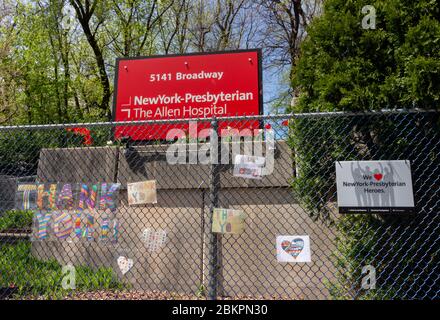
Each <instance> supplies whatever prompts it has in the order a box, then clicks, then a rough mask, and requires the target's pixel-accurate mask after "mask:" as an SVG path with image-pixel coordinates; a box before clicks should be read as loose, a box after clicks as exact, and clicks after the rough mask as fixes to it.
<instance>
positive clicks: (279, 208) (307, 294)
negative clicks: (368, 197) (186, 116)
mask: <svg viewBox="0 0 440 320" xmlns="http://www.w3.org/2000/svg"><path fill="white" fill-rule="evenodd" d="M165 151H166V146H145V147H138V148H136V154H134V155H133V154H130V153H128V154H127V153H126V152H124V150H123V149H118V148H116V147H103V148H90V149H83V148H70V149H44V150H42V152H41V155H40V163H39V167H38V180H39V181H41V182H89V183H90V182H111V181H118V182H120V183H121V184H122V186H123V188H122V191H121V193H120V203H119V207H118V211H117V217H118V219H119V220H120V223H121V224H120V239H119V242H118V243H117V244H116V245H112V246H109V245H104V244H102V243H99V242H96V243H94V242H92V243H84V242H78V243H76V242H68V241H64V242H49V243H40V242H34V244H33V252H34V254H35V255H36V256H38V257H40V258H43V259H47V258H51V257H55V258H56V259H58V260H59V261H60V262H62V263H68V262H71V263H74V264H85V265H89V266H92V267H98V266H111V267H113V268H114V269H115V272H116V273H117V274H119V276H120V278H121V280H123V281H126V282H128V283H130V284H131V285H132V286H133V288H136V289H144V290H164V291H174V292H179V293H189V294H194V293H196V292H197V290H198V289H199V288H200V285H201V284H202V283H203V284H204V285H205V287H206V285H207V280H208V278H207V277H208V265H209V254H208V245H207V243H206V242H207V239H208V235H209V232H210V230H208V221H209V218H210V214H209V189H208V186H209V180H210V166H208V165H198V164H183V165H170V164H168V163H167V162H166V161H165V158H164V152H165ZM78 159H81V160H80V161H78ZM291 159H292V157H291V151H290V149H289V148H288V146H287V144H286V143H284V142H282V141H281V142H277V156H276V159H275V171H274V172H273V174H272V175H271V176H269V177H265V178H264V179H262V180H246V179H239V178H235V177H233V176H232V167H231V166H229V167H228V166H224V167H223V170H222V173H221V189H220V194H219V202H220V203H219V206H220V207H225V208H233V209H242V210H244V212H246V214H247V219H246V222H245V224H246V227H245V231H244V233H243V234H242V235H223V236H221V248H220V252H221V257H220V260H221V266H222V267H221V277H220V278H221V281H220V284H221V287H220V290H219V293H221V294H222V295H224V296H237V295H240V296H263V295H264V296H265V297H270V296H274V297H279V296H285V297H286V298H291V299H303V298H305V299H314V298H324V297H326V296H327V294H328V292H327V289H326V286H325V283H324V281H323V280H324V279H332V278H333V276H334V269H333V265H332V263H331V261H330V258H329V257H330V254H331V251H332V250H333V249H334V248H333V246H332V243H333V241H331V240H332V239H333V238H334V230H333V229H331V228H330V227H327V226H326V225H325V224H323V223H322V222H319V221H318V222H315V221H313V220H312V219H311V218H310V217H309V216H308V215H307V212H305V211H304V210H303V209H302V208H301V206H300V205H299V204H298V203H297V201H296V200H295V198H294V196H293V194H292V191H291V188H290V180H291V178H292V175H293V166H292V160H291ZM150 179H151V180H156V181H157V188H158V203H157V204H154V205H153V204H152V205H145V206H136V207H130V206H128V203H127V194H126V190H125V188H124V187H125V186H126V184H127V182H135V181H142V180H150ZM145 228H152V229H155V230H158V229H161V230H165V231H166V232H167V242H166V244H165V246H164V247H163V248H161V249H160V250H159V251H158V252H150V251H149V250H148V249H147V247H146V245H145V244H144V243H143V242H142V241H141V240H140V238H141V234H142V231H143V230H144V229H145ZM306 234H308V235H309V236H310V239H311V251H312V262H311V263H302V264H300V263H298V264H288V263H278V262H277V261H276V248H275V239H276V236H277V235H306ZM203 244H204V245H203ZM120 255H124V256H128V257H130V258H132V259H133V260H134V267H133V268H132V269H131V270H130V272H128V273H127V274H126V275H124V276H122V274H121V273H120V272H119V270H118V267H117V264H116V259H117V257H118V256H120Z"/></svg>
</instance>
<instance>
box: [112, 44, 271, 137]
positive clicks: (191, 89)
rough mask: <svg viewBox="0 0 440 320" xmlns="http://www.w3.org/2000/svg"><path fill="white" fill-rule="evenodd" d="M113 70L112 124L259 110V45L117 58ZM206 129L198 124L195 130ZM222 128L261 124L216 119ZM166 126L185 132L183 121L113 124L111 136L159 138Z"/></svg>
mask: <svg viewBox="0 0 440 320" xmlns="http://www.w3.org/2000/svg"><path fill="white" fill-rule="evenodd" d="M115 70H116V74H115V93H114V98H113V121H116V122H118V121H131V120H132V121H138V120H164V119H191V118H211V117H214V116H215V117H217V118H219V119H220V118H221V117H228V116H229V117H230V116H243V115H247V116H249V115H258V114H262V113H263V87H262V68H261V49H249V50H234V51H222V52H207V53H191V54H182V55H165V56H150V57H135V58H118V59H116V67H115ZM208 127H209V123H207V122H200V123H199V125H198V126H197V132H199V131H200V130H202V129H204V128H208ZM227 127H229V128H236V129H239V130H242V129H259V128H261V126H260V121H259V120H246V121H244V120H243V121H234V122H232V121H220V122H219V129H223V128H227ZM170 129H182V130H183V131H185V132H187V131H188V123H176V124H143V125H134V126H117V127H116V128H115V131H114V135H115V139H119V138H122V137H127V136H129V137H130V138H131V139H132V140H163V139H165V138H166V134H167V132H168V131H169V130H170ZM190 131H193V130H190ZM190 134H191V132H190ZM187 135H188V134H187ZM193 135H194V131H193Z"/></svg>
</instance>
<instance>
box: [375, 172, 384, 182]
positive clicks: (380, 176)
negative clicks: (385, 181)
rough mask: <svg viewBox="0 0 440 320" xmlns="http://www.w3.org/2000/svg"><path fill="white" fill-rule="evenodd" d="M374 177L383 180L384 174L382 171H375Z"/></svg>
mask: <svg viewBox="0 0 440 320" xmlns="http://www.w3.org/2000/svg"><path fill="white" fill-rule="evenodd" d="M373 177H374V179H376V180H377V181H380V180H382V177H383V174H382V173H375V174H374V175H373Z"/></svg>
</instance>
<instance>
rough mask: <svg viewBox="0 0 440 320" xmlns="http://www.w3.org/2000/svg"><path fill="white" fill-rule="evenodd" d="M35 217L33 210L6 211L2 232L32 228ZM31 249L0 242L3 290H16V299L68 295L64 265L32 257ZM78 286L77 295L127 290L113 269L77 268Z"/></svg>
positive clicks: (22, 243)
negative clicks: (64, 281)
mask: <svg viewBox="0 0 440 320" xmlns="http://www.w3.org/2000/svg"><path fill="white" fill-rule="evenodd" d="M32 215H33V213H32V212H31V211H18V210H17V211H16V210H11V211H8V212H5V214H4V215H3V216H1V217H0V232H1V231H5V230H11V229H23V228H29V227H31V225H32ZM31 247H32V244H31V242H29V241H18V242H15V243H7V242H3V243H0V288H8V287H13V289H14V290H13V291H14V296H13V297H14V298H25V297H41V298H45V299H61V298H63V297H65V296H67V295H68V294H69V293H70V291H71V290H69V289H63V287H62V281H63V278H64V277H65V275H64V274H63V271H62V265H61V264H60V263H59V262H58V261H56V260H55V259H51V260H47V261H42V260H39V259H37V258H36V257H34V256H33V255H32V252H31ZM75 286H76V288H75V291H76V292H89V291H96V290H113V291H118V290H122V289H124V285H123V284H122V283H120V282H119V281H118V279H117V277H116V275H115V274H114V272H113V270H112V268H104V267H101V268H98V269H97V270H93V269H92V268H90V267H86V266H75ZM1 298H5V297H1V296H0V299H1Z"/></svg>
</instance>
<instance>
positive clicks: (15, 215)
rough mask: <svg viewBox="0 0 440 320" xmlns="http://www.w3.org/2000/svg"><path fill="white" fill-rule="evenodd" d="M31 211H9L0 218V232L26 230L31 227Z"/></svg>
mask: <svg viewBox="0 0 440 320" xmlns="http://www.w3.org/2000/svg"><path fill="white" fill-rule="evenodd" d="M32 217H33V212H32V211H29V210H27V211H24V210H10V211H6V212H5V213H4V214H3V215H2V216H1V217H0V232H1V231H5V230H8V229H27V228H31V226H32Z"/></svg>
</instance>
